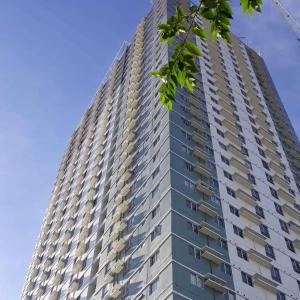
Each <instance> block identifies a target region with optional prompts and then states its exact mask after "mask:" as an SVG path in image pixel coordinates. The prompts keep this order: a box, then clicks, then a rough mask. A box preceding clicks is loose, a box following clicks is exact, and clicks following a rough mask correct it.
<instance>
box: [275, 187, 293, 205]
mask: <svg viewBox="0 0 300 300" xmlns="http://www.w3.org/2000/svg"><path fill="white" fill-rule="evenodd" d="M277 194H278V196H279V198H280V199H282V200H284V201H287V202H289V203H291V204H294V203H295V199H294V197H293V196H292V195H291V194H290V193H288V192H286V191H285V190H283V189H281V188H280V189H278V191H277Z"/></svg>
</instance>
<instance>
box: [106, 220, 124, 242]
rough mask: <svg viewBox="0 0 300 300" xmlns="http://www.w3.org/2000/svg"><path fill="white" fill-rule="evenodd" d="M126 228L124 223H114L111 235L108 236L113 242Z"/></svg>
mask: <svg viewBox="0 0 300 300" xmlns="http://www.w3.org/2000/svg"><path fill="white" fill-rule="evenodd" d="M126 227H127V223H126V222H125V221H118V222H117V223H115V225H114V229H113V231H112V233H111V234H110V238H111V239H112V240H115V239H116V238H118V236H119V235H120V233H121V232H122V231H123V230H124V229H125V228H126Z"/></svg>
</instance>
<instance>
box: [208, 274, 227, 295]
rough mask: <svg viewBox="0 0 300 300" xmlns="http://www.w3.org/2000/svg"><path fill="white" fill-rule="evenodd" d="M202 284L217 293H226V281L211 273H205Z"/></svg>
mask: <svg viewBox="0 0 300 300" xmlns="http://www.w3.org/2000/svg"><path fill="white" fill-rule="evenodd" d="M204 284H205V285H206V286H208V287H210V288H212V289H214V290H215V291H217V292H219V293H224V292H226V291H227V287H226V281H225V280H223V279H222V278H220V277H218V276H216V275H213V274H211V273H207V274H206V275H205V276H204Z"/></svg>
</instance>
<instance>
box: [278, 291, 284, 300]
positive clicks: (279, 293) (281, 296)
mask: <svg viewBox="0 0 300 300" xmlns="http://www.w3.org/2000/svg"><path fill="white" fill-rule="evenodd" d="M276 297H277V300H286V297H285V294H284V293H283V292H279V291H278V292H277V293H276Z"/></svg>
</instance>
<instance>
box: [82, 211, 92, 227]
mask: <svg viewBox="0 0 300 300" xmlns="http://www.w3.org/2000/svg"><path fill="white" fill-rule="evenodd" d="M91 219H92V215H91V213H89V212H88V213H86V214H85V216H84V217H83V219H82V224H83V225H85V226H86V225H87V224H88V223H90V221H91Z"/></svg>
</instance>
